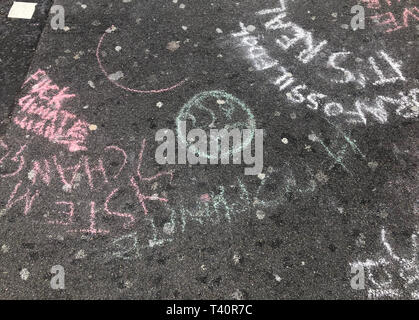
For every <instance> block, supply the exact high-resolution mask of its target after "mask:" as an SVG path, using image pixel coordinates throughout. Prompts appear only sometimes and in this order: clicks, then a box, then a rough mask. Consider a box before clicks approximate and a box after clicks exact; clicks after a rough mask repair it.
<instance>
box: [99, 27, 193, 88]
mask: <svg viewBox="0 0 419 320" xmlns="http://www.w3.org/2000/svg"><path fill="white" fill-rule="evenodd" d="M108 30H111V28H109V29H108ZM106 34H107V32H105V33H103V35H102V36H101V37H100V40H99V43H98V45H97V48H96V59H97V62H98V64H99V67H100V69H101V71H102V73H103V74H104V75H105V76H106V78H107V79H108V80H109V81H110V82H111V83H112V84H113V85H115V86H116V87H118V88H120V89H122V90H125V91H129V92H133V93H163V92H167V91H170V90H173V89H176V88H177V87H180V86H181V85H182V84H184V83H185V82H186V81H187V80H188V79H187V78H186V79H184V80H182V81H180V82H178V83H176V84H175V85H173V86H171V87H167V88H162V89H153V90H138V89H132V88H128V87H126V86H124V85H122V84H120V83H118V82H117V81H115V80H112V79H111V78H109V74H108V72H107V71H106V69H105V68H104V66H103V64H102V61H101V60H100V50H101V47H102V43H103V40H104V39H105V36H106Z"/></svg>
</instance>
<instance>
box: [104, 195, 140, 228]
mask: <svg viewBox="0 0 419 320" xmlns="http://www.w3.org/2000/svg"><path fill="white" fill-rule="evenodd" d="M118 190H119V189H115V190H113V191H112V192H111V193H110V194H109V195H108V197H107V198H106V201H105V212H106V213H107V214H109V215H115V216H118V217H122V218H128V219H129V221H128V222H125V223H124V225H123V227H124V228H125V229H128V228H129V227H131V226H132V225H133V224H134V222H135V218H134V216H133V215H132V214H130V213H120V212H115V211H111V210H110V209H109V201H111V199H112V197H113V196H114V195H115V193H117V192H118Z"/></svg>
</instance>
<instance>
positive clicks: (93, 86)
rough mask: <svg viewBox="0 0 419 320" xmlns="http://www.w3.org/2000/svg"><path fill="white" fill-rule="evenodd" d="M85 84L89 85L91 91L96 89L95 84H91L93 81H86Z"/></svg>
mask: <svg viewBox="0 0 419 320" xmlns="http://www.w3.org/2000/svg"><path fill="white" fill-rule="evenodd" d="M87 83H88V84H89V86H90V87H91V88H92V89H94V88H96V87H95V84H94V83H93V81H92V80H89V81H87Z"/></svg>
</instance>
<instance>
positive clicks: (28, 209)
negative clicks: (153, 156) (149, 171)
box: [0, 140, 173, 235]
mask: <svg viewBox="0 0 419 320" xmlns="http://www.w3.org/2000/svg"><path fill="white" fill-rule="evenodd" d="M27 148H28V146H27V145H22V146H16V147H12V146H9V145H8V144H7V143H6V142H4V141H0V168H1V169H2V172H1V174H0V178H1V181H2V183H3V182H7V185H8V186H11V190H10V193H8V194H6V197H7V200H6V201H5V204H6V205H5V206H4V207H3V208H1V209H0V210H1V213H2V214H1V215H2V216H3V215H5V214H7V213H8V212H9V211H11V210H14V212H19V211H20V212H22V213H23V216H31V213H32V212H35V214H36V212H37V210H36V208H38V207H37V206H39V205H43V206H44V207H45V206H48V207H49V208H51V212H53V213H51V214H50V215H49V216H48V217H44V218H45V221H44V222H45V223H47V224H51V225H55V226H57V227H62V228H64V230H65V231H66V232H70V233H74V232H77V233H87V234H92V235H96V234H98V235H99V234H102V235H107V234H110V233H111V232H115V231H118V230H119V229H122V230H129V229H131V228H132V227H133V226H134V225H135V223H137V221H138V220H139V217H140V216H147V215H149V214H150V213H151V212H150V208H149V207H150V203H151V202H156V203H162V204H163V203H166V202H168V199H167V198H166V197H164V196H159V195H158V194H157V193H152V194H150V193H151V192H150V193H147V192H145V191H144V190H145V189H147V190H151V186H150V184H151V183H154V182H156V181H157V180H158V179H160V178H164V177H167V179H168V180H169V181H171V180H172V178H173V173H172V172H171V171H160V172H158V173H157V174H154V175H151V176H147V175H145V174H144V170H143V168H142V167H143V165H144V162H145V159H144V157H143V155H144V151H145V148H146V140H143V143H142V146H141V149H140V152H139V154H138V158H137V160H136V161H135V163H129V161H128V155H127V153H126V152H125V151H124V150H123V149H122V148H120V147H118V146H107V147H105V148H104V149H103V153H102V155H101V156H100V157H99V158H98V159H92V158H91V157H89V156H87V155H82V156H81V157H80V158H76V159H74V157H73V158H68V157H63V156H62V155H55V154H53V155H51V156H49V157H47V158H43V159H32V161H31V162H30V163H28V162H27V161H26V159H25V152H26V150H27ZM5 170H7V171H6V172H5ZM51 189H53V191H54V193H57V190H58V194H57V197H55V198H54V200H53V201H52V202H48V199H49V198H48V197H46V195H48V194H49V193H50V192H52V190H51ZM59 190H62V191H61V194H60V191H59ZM154 190H155V189H153V191H154ZM154 192H155V191H154ZM80 194H83V195H84V196H83V199H82V200H83V201H80V200H81V199H78V198H77V197H78V195H80ZM90 196H91V197H92V199H93V198H97V197H99V198H101V199H103V200H101V203H99V204H98V203H97V201H93V200H91V201H89V200H88V199H89V197H90ZM121 196H125V197H129V198H130V200H129V201H130V203H133V204H135V205H134V206H132V209H133V210H130V211H129V212H127V210H122V209H121V208H119V207H118V206H119V205H118V203H119V202H118V201H116V199H118V198H119V197H121ZM75 198H76V199H75ZM45 199H47V203H45V202H42V201H45ZM86 203H87V204H88V205H87V206H86ZM78 213H81V214H82V215H85V216H86V217H87V219H85V220H87V223H86V225H85V226H83V227H78V226H77V224H76V220H80V219H76V215H77V214H78ZM98 215H100V217H101V218H103V217H104V216H107V217H113V218H114V219H116V220H115V221H116V222H115V223H114V224H112V225H111V226H108V227H105V226H100V227H99V226H98ZM118 221H119V222H118ZM110 227H113V230H112V228H110ZM115 229H116V230H115Z"/></svg>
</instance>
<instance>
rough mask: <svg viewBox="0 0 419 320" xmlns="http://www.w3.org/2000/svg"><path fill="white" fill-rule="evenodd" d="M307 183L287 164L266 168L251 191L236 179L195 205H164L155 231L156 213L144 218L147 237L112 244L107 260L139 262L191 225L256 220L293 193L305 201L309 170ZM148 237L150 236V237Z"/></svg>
mask: <svg viewBox="0 0 419 320" xmlns="http://www.w3.org/2000/svg"><path fill="white" fill-rule="evenodd" d="M306 176H307V179H297V178H296V177H295V172H294V171H293V170H292V169H291V166H290V165H289V164H285V165H284V166H282V167H281V168H269V169H268V172H267V174H266V175H265V176H264V179H263V180H260V179H259V178H254V179H256V181H258V184H259V185H258V187H257V188H256V189H254V188H253V187H252V186H253V185H254V183H252V184H251V185H250V186H249V185H247V184H246V183H244V182H243V181H242V179H240V178H239V179H237V181H236V182H235V183H234V184H233V185H230V186H226V185H220V186H218V187H217V189H216V191H212V192H209V193H206V194H203V195H200V196H199V195H197V196H196V198H195V201H193V202H192V204H191V202H190V201H186V202H185V203H184V202H183V201H182V200H180V199H179V200H178V201H176V202H173V203H166V204H164V205H163V207H164V208H165V211H166V221H167V222H166V223H164V225H163V226H161V227H157V224H156V223H155V218H157V217H159V216H158V213H157V212H156V213H155V214H154V215H153V216H147V217H146V220H145V224H146V225H147V227H148V230H149V232H148V234H147V235H146V236H144V235H141V234H139V232H134V233H129V234H126V235H123V236H121V237H119V238H116V239H114V240H113V241H112V243H111V245H110V247H109V252H108V253H107V254H106V257H107V258H108V259H128V260H129V259H139V258H141V256H142V251H143V250H145V249H150V248H154V247H156V246H162V245H165V244H168V243H170V242H172V241H174V240H175V239H176V238H177V237H178V236H179V235H181V234H184V233H185V232H187V231H188V227H189V228H190V227H191V226H192V225H198V226H199V225H200V226H202V227H208V226H218V225H221V224H222V225H224V226H230V225H231V224H233V223H235V222H237V221H238V220H243V219H245V218H246V219H249V218H251V217H252V215H254V216H253V218H254V219H259V218H258V217H257V215H255V212H259V211H261V210H267V209H275V208H278V207H279V206H281V205H283V204H285V203H286V202H287V201H288V198H287V197H288V196H289V195H290V194H291V193H292V194H293V195H294V196H295V197H304V196H306V195H307V194H310V193H313V192H315V191H316V190H317V183H316V181H315V180H314V178H313V177H312V175H311V173H310V172H309V170H307V172H306ZM150 235H151V236H150Z"/></svg>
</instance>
